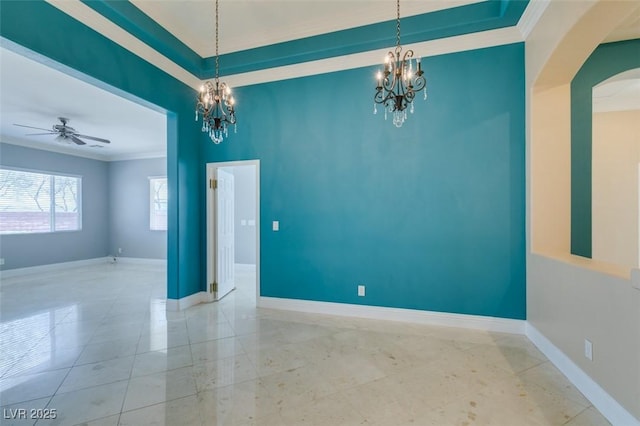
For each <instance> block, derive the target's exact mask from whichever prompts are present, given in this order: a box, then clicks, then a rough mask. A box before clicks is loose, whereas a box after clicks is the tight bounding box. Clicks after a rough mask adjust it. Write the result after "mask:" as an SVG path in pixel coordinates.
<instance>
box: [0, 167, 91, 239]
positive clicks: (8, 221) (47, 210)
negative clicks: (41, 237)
mask: <svg viewBox="0 0 640 426" xmlns="http://www.w3.org/2000/svg"><path fill="white" fill-rule="evenodd" d="M81 183H82V178H80V177H74V176H62V175H51V174H45V173H35V172H26V171H22V170H12V169H0V234H28V233H36V232H58V231H77V230H80V229H82V215H81V204H82V203H81V200H80V195H81V188H82V186H81Z"/></svg>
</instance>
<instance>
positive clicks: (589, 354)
mask: <svg viewBox="0 0 640 426" xmlns="http://www.w3.org/2000/svg"><path fill="white" fill-rule="evenodd" d="M584 357H585V358H587V359H588V360H589V361H593V343H591V341H590V340H589V339H584Z"/></svg>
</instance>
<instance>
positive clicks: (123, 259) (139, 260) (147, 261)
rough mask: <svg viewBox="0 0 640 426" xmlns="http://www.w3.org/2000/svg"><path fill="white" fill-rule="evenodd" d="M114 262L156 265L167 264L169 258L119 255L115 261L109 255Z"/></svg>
mask: <svg viewBox="0 0 640 426" xmlns="http://www.w3.org/2000/svg"><path fill="white" fill-rule="evenodd" d="M109 259H110V261H111V262H112V263H123V264H126V265H134V264H135V265H156V266H166V265H167V259H147V258H142V257H117V258H116V259H117V260H116V261H115V262H113V257H109Z"/></svg>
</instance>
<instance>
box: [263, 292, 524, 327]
mask: <svg viewBox="0 0 640 426" xmlns="http://www.w3.org/2000/svg"><path fill="white" fill-rule="evenodd" d="M257 305H258V307H260V308H268V309H281V310H286V311H298V312H306V313H314V314H327V315H339V316H345V317H357V318H368V319H377V320H387V321H402V322H409V323H416V324H425V325H439V326H445V327H461V328H471V329H475V330H485V331H494V332H500V333H513V334H524V333H525V321H523V320H515V319H507V318H495V317H485V316H480V315H464V314H449V313H443V312H432V311H420V310H415V309H401V308H387V307H381V306H368V305H352V304H346V303H331V302H316V301H311V300H298V299H281V298H276V297H260V298H258V301H257Z"/></svg>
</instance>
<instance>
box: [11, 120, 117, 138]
mask: <svg viewBox="0 0 640 426" xmlns="http://www.w3.org/2000/svg"><path fill="white" fill-rule="evenodd" d="M58 120H60V123H62V124H54V125H53V126H51V129H50V130H49V129H43V128H41V127H33V126H26V125H24V124H16V123H14V124H13V125H14V126H18V127H26V128H28V129H36V130H44V131H46V132H47V133H29V134H27V136H43V135H56V138H55V140H56V141H58V142H66V143H74V144H76V145H86V144H87V143H86V142H85V141H83V140H82V139H90V140H93V141H97V142H101V143H111V141H109V140H108V139H103V138H97V137H95V136H89V135H82V134H80V133H78V132H77V131H76V129H74V128H73V127H71V126H67V123H68V122H69V121H70V120H69V119H68V118H66V117H58Z"/></svg>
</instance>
